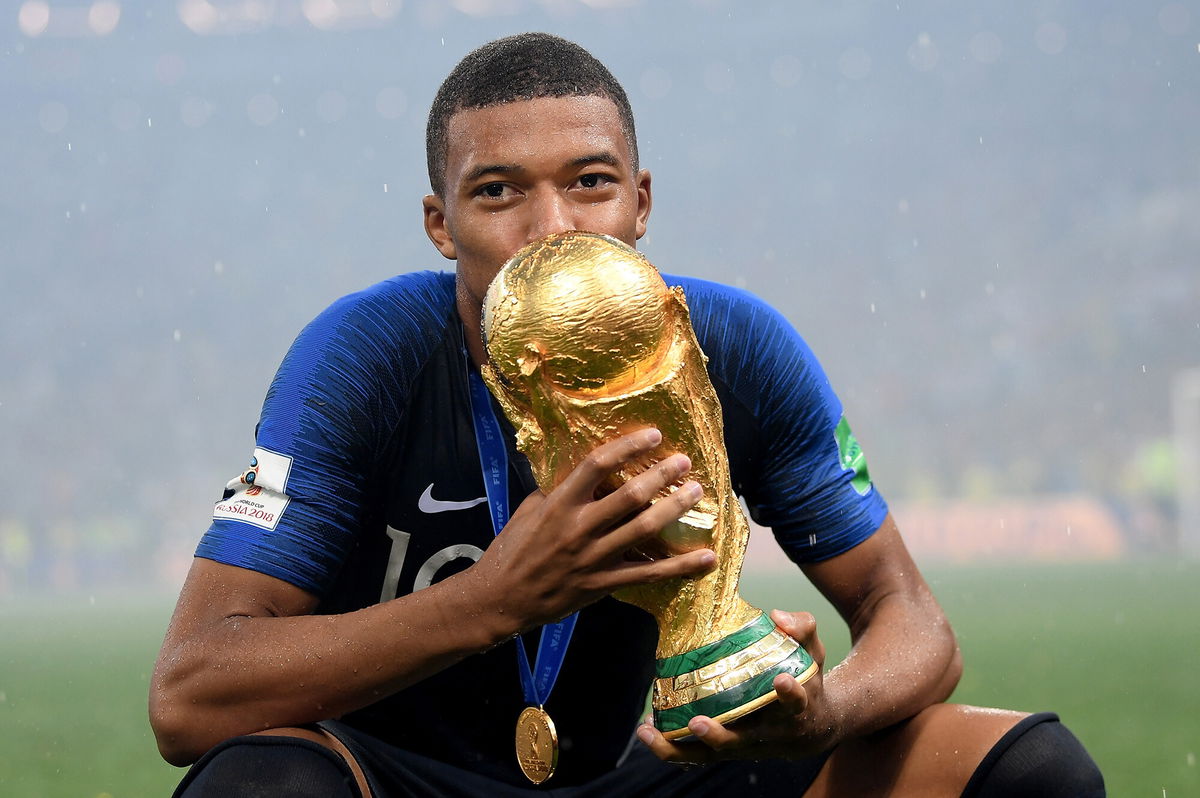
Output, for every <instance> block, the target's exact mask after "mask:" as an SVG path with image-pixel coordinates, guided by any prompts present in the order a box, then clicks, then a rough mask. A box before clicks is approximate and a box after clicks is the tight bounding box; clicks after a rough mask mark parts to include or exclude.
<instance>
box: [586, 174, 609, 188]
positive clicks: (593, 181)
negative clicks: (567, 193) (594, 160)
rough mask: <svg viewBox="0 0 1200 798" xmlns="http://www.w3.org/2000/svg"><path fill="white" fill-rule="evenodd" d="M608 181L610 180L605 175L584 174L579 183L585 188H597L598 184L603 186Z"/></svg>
mask: <svg viewBox="0 0 1200 798" xmlns="http://www.w3.org/2000/svg"><path fill="white" fill-rule="evenodd" d="M607 182H609V180H608V178H607V177H605V176H604V175H584V176H583V177H581V178H579V185H581V186H583V187H584V188H597V187H598V186H602V185H604V184H605V183H607Z"/></svg>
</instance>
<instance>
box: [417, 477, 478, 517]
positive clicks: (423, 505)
mask: <svg viewBox="0 0 1200 798" xmlns="http://www.w3.org/2000/svg"><path fill="white" fill-rule="evenodd" d="M486 501H487V496H480V497H479V498H478V499H470V500H468V501H465V502H443V501H438V500H437V499H435V498H433V483H432V482H430V483H429V487H428V488H426V489H425V492H424V493H422V494H421V498H419V499H417V509H418V510H420V511H421V512H423V513H445V512H449V511H451V510H469V509H470V508H472V507H474V506H475V505H477V504H483V503H484V502H486Z"/></svg>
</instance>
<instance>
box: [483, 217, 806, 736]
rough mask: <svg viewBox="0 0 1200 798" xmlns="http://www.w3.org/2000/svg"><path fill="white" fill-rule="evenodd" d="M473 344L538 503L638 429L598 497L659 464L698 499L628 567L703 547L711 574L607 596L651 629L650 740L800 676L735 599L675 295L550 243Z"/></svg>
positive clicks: (733, 518) (691, 354)
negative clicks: (638, 448) (711, 556)
mask: <svg viewBox="0 0 1200 798" xmlns="http://www.w3.org/2000/svg"><path fill="white" fill-rule="evenodd" d="M483 336H484V340H485V342H486V345H487V351H488V357H489V362H488V363H487V364H485V365H484V366H483V368H482V373H483V378H484V381H485V382H486V383H487V385H488V388H489V389H490V390H491V392H492V393H493V394H494V395H495V396H496V397H497V399H498V400H499V402H500V404H501V406H502V407H503V409H504V412H505V415H506V416H507V417H508V419H509V420H510V421H511V422H512V424H513V426H514V427H515V428H516V431H517V446H518V448H520V449H521V451H522V452H524V454H525V455H526V456H527V457H528V458H529V461H530V465H531V467H532V470H533V474H534V477H535V478H536V479H537V482H538V485H539V486H540V487H541V488H542V489H543V490H546V491H549V490H551V489H552V488H553V487H554V486H555V485H557V484H558V483H559V482H560V481H561V480H562V479H564V478H565V477H566V476H567V474H569V473H570V472H571V470H572V469H573V468H574V467H575V466H576V465H577V464H578V463H579V462H580V461H581V460H582V458H583V457H584V456H586V455H587V454H588V453H589V452H590V451H592V450H593V449H595V448H596V447H597V446H599V445H601V444H603V443H605V442H607V441H610V440H613V439H615V438H617V437H619V436H621V435H623V434H625V433H628V432H631V431H633V430H635V429H638V428H642V427H646V426H654V427H657V428H658V429H659V430H660V431H661V432H662V436H663V440H662V444H661V445H660V446H659V447H658V448H657V449H655V450H654V451H653V452H651V454H650V456H649V457H648V458H647V459H646V460H645V461H644V462H638V463H635V464H632V465H630V466H628V467H627V468H626V469H625V470H623V471H621V472H618V473H617V474H616V475H615V476H614V477H613V483H612V484H610V485H607V486H606V488H607V489H609V490H613V489H616V488H617V487H619V485H620V484H621V483H622V482H624V481H625V480H627V479H629V478H631V477H633V476H635V475H636V474H638V473H640V472H641V471H643V470H645V469H646V468H649V467H650V466H652V465H653V464H654V463H655V462H658V461H659V460H660V459H662V458H664V457H666V456H669V455H671V454H673V453H675V452H682V453H684V454H686V455H688V457H689V458H690V459H691V461H692V468H691V471H690V472H689V474H688V475H687V478H688V479H690V480H695V481H696V482H698V483H700V485H701V486H703V488H704V497H703V498H702V499H701V500H700V502H699V503H698V504H697V505H696V506H695V507H694V508H692V509H691V510H689V511H688V512H687V513H686V514H685V515H684V516H683V517H682V518H680V519H679V520H678V521H677V522H675V523H674V524H672V525H671V526H670V527H668V528H667V529H664V530H663V531H662V533H661V535H660V536H659V540H660V545H659V546H658V547H656V548H654V549H653V550H650V549H647V550H644V551H640V552H636V554H638V555H640V556H646V557H662V556H671V555H672V554H680V553H683V552H687V551H691V550H694V549H697V548H705V547H707V548H711V549H713V550H714V551H715V552H716V554H717V562H718V566H717V568H716V569H715V570H714V571H712V572H711V573H709V574H707V575H705V576H703V577H699V578H696V579H675V580H670V581H667V582H661V583H656V584H652V585H645V586H639V587H631V588H625V589H623V590H621V591H619V592H617V593H616V594H615V595H616V597H617V598H619V599H621V600H623V601H627V602H629V603H631V604H634V605H636V606H639V607H641V608H643V609H645V610H646V611H648V612H650V613H651V614H652V615H653V616H654V617H655V619H656V621H657V622H658V628H659V639H658V648H657V652H656V656H657V676H658V678H657V679H656V680H655V684H654V695H653V707H654V715H655V724H656V726H657V727H658V728H659V729H660V730H661V731H662V732H663V733H664V735H665V736H666V737H668V738H669V739H673V738H678V737H682V736H685V735H686V734H688V729H687V722H688V720H690V719H691V718H692V717H693V716H695V715H700V714H703V715H709V716H711V717H713V718H715V719H717V720H718V721H729V720H733V719H735V718H737V717H740V716H742V715H744V714H746V713H747V712H750V711H752V710H754V709H756V708H758V707H760V706H762V705H764V704H767V703H769V702H771V701H772V700H774V698H775V692H774V689H773V688H772V686H771V683H772V681H773V679H774V677H775V676H776V675H777V674H779V673H789V674H791V675H793V676H794V677H795V678H796V679H797V680H798V681H804V680H805V679H807V678H809V677H810V676H811V675H812V674H813V673H815V672H816V669H817V666H816V664H815V663H814V662H813V660H812V658H811V657H809V656H808V653H807V652H806V651H805V650H804V649H803V648H802V647H801V646H800V645H799V643H797V642H796V641H795V640H793V639H792V638H790V637H788V636H787V635H786V634H784V633H783V632H781V631H780V630H778V629H776V628H775V624H774V623H773V622H772V621H771V620H770V619H769V618H768V617H767V616H766V615H765V614H764V613H763V612H762V611H761V610H759V609H757V608H755V607H753V606H751V605H750V604H749V603H747V602H746V601H745V600H744V599H742V597H741V596H740V595H739V594H738V591H737V586H738V578H739V576H740V573H741V565H742V559H743V557H744V555H745V549H746V542H747V540H748V538H749V525H748V524H747V522H746V518H745V516H744V514H743V513H742V509H741V506H740V504H739V503H738V500H737V497H736V495H735V494H734V492H733V489H732V485H731V482H730V476H729V466H728V460H727V457H726V453H725V443H724V437H723V429H722V419H721V408H720V403H719V401H718V399H717V395H716V391H715V390H714V389H713V386H712V383H711V381H710V380H709V378H708V373H707V371H706V370H705V356H704V353H703V352H702V351H701V349H700V346H699V344H698V343H697V341H696V335H695V332H694V331H693V330H692V326H691V321H690V318H689V314H688V308H687V302H686V300H685V298H684V296H683V292H682V290H681V289H679V288H670V287H668V286H667V285H666V283H665V282H664V281H663V279H662V277H661V275H659V273H658V271H657V270H656V269H655V268H654V266H652V265H651V264H650V262H649V261H647V260H646V258H645V257H644V256H642V255H641V254H640V253H639V252H637V250H635V249H633V248H631V247H629V246H627V245H625V244H623V243H621V242H619V241H617V240H615V239H613V238H609V237H607V236H602V235H598V234H592V233H580V232H570V233H561V234H557V235H553V236H550V237H547V238H544V239H542V240H540V241H537V242H534V243H533V244H531V245H529V246H527V247H525V248H524V249H522V250H521V251H520V252H518V253H517V254H516V255H514V256H513V257H512V258H511V259H510V260H509V261H508V263H507V264H506V265H505V266H504V268H503V269H502V270H501V272H500V273H499V275H498V276H497V277H496V279H495V280H494V281H493V282H492V284H491V286H490V287H489V289H488V293H487V297H486V299H485V301H484V308H483ZM681 484H682V483H681ZM677 487H678V485H673V486H671V487H670V488H669V490H673V489H675V488H677ZM666 495H669V494H668V493H666V492H664V493H663V496H666ZM659 498H662V497H661V496H660V497H659Z"/></svg>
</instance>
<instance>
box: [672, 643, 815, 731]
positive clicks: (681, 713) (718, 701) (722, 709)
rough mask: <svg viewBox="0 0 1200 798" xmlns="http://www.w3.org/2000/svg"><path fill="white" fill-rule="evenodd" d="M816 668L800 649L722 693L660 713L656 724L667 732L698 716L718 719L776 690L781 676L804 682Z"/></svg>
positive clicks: (685, 724) (684, 724)
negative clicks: (788, 674)
mask: <svg viewBox="0 0 1200 798" xmlns="http://www.w3.org/2000/svg"><path fill="white" fill-rule="evenodd" d="M815 667H816V663H815V662H813V660H812V657H810V656H809V655H808V652H807V651H805V650H804V649H803V648H797V649H796V651H795V652H794V653H793V654H792V655H791V656H789V657H788V658H787V659H785V660H783V661H782V662H779V663H778V664H776V665H775V666H774V667H772V668H770V669H769V670H767V671H765V672H763V673H761V674H759V675H758V676H755V677H753V678H750V679H747V680H746V681H744V682H742V683H741V684H739V685H737V686H735V687H732V688H730V689H728V690H726V691H724V692H722V693H717V694H716V695H713V696H709V697H708V698H702V699H700V700H699V701H693V702H692V703H690V704H683V705H682V706H678V707H674V708H673V709H664V710H656V711H655V713H654V725H655V726H656V727H657V728H658V730H659V731H661V732H663V733H667V732H671V731H675V730H677V729H683V728H685V727H686V726H687V723H688V721H689V720H691V719H692V718H694V717H695V716H697V715H707V716H708V717H711V718H717V717H719V716H721V715H724V714H725V713H727V712H730V711H731V710H735V709H737V708H738V707H741V706H743V705H745V704H749V703H751V702H752V701H754V700H755V699H757V698H759V697H760V696H763V695H766V694H767V693H769V692H771V691H772V690H774V689H775V688H774V687H773V686H772V682H774V681H775V677H776V676H777V675H779V674H781V673H790V674H792V675H793V676H794V677H796V679H797V680H799V681H802V680H803V679H804V678H805V676H806V674H808V672H809V671H810V670H811V669H813V668H815Z"/></svg>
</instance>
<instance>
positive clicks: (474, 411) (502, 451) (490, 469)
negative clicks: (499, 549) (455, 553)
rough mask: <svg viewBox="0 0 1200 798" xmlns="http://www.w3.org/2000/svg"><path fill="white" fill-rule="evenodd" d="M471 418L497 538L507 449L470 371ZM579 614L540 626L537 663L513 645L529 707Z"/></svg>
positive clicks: (503, 511) (552, 672) (502, 520)
mask: <svg viewBox="0 0 1200 798" xmlns="http://www.w3.org/2000/svg"><path fill="white" fill-rule="evenodd" d="M468 381H469V382H470V386H471V393H470V399H471V417H472V420H473V421H474V424H475V444H476V446H477V447H478V449H479V465H480V467H482V469H483V485H484V490H485V491H486V492H487V504H488V510H489V511H490V512H491V515H492V531H493V532H494V533H495V534H497V535H499V534H500V530H501V529H504V525H505V524H507V523H508V517H509V507H508V450H507V449H506V448H505V446H504V438H503V437H502V436H501V432H500V422H499V421H498V420H497V419H496V412H495V411H494V410H493V409H492V395H491V394H490V393H488V389H487V386H486V385H484V384H483V378H481V377H480V376H479V375H478V374H476V373H474V372H471V373H470V374H469V375H468ZM578 617H579V613H577V612H576V613H572V614H571V615H570V616H568V617H566V618H563V619H562V620H561V621H559V622H557V623H550V624H546V625H545V626H543V627H542V634H541V638H540V639H539V640H538V652H537V660H536V661H535V662H534V666H533V667H532V668H530V667H529V655H528V654H526V653H525V644H524V643H522V642H521V640H520V639H518V640H517V641H516V642H517V662H518V668H517V670H518V671H519V672H520V674H521V690H522V692H523V693H524V694H525V701H526V702H527V703H528V704H529V705H530V706H536V707H541V706H542V705H543V704H545V703H546V701H547V700H548V699H549V698H550V691H551V690H553V689H554V683H555V681H557V680H558V673H559V671H561V670H562V664H563V658H564V657H566V654H567V645H568V644H569V643H570V642H571V633H572V632H573V631H574V630H575V621H576V619H577V618H578Z"/></svg>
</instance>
